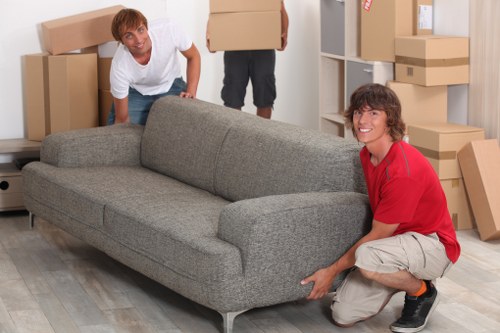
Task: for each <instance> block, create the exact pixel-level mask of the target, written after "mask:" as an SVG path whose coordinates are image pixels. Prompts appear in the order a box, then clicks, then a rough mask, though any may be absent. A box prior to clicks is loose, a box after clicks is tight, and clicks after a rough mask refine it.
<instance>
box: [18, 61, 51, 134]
mask: <svg viewBox="0 0 500 333" xmlns="http://www.w3.org/2000/svg"><path fill="white" fill-rule="evenodd" d="M23 86H24V111H25V116H26V129H27V138H28V140H33V141H42V140H43V139H44V138H45V137H46V136H47V135H48V134H49V133H50V103H49V60H48V55H47V54H42V53H40V54H30V55H25V56H24V82H23Z"/></svg>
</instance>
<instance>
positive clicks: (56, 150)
mask: <svg viewBox="0 0 500 333" xmlns="http://www.w3.org/2000/svg"><path fill="white" fill-rule="evenodd" d="M359 149H360V146H358V145H357V144H356V143H349V142H347V141H346V140H344V139H342V138H337V137H333V136H330V135H327V134H322V133H320V132H318V131H313V130H307V129H303V128H300V127H297V126H293V125H289V124H285V123H282V122H279V121H274V120H271V121H270V120H264V119H261V118H258V117H256V116H253V115H249V114H246V113H243V112H240V111H236V110H232V109H228V108H225V107H222V106H218V105H214V104H210V103H207V102H203V101H199V100H188V99H181V98H178V97H165V98H163V99H160V100H158V101H157V102H156V103H155V104H154V105H153V108H152V109H151V111H150V115H149V118H148V122H147V124H146V125H145V126H144V127H143V126H137V125H114V126H107V127H100V128H93V129H83V130H75V131H69V132H64V133H57V134H52V135H50V136H48V137H47V138H45V140H44V141H43V143H42V147H41V153H40V162H32V163H30V164H28V165H26V166H25V167H24V169H23V172H22V174H23V183H24V202H25V206H26V208H27V209H28V210H29V212H30V213H31V214H32V215H31V214H30V216H31V217H33V216H39V217H41V218H43V219H45V220H47V221H49V222H51V223H53V224H55V225H57V226H58V227H60V228H62V229H63V230H65V231H67V232H68V233H70V234H72V235H74V236H76V237H78V238H80V239H82V240H83V241H85V242H87V243H88V244H91V245H92V246H94V247H96V248H97V249H99V250H101V251H103V252H105V253H107V254H108V255H109V256H111V257H113V258H115V259H116V260H118V261H120V262H122V263H124V264H125V265H128V266H129V267H131V268H133V269H135V270H137V271H139V272H141V273H143V274H144V275H146V276H148V277H150V278H152V279H154V280H156V281H158V282H160V283H161V284H163V285H165V286H167V287H168V288H170V289H172V290H174V291H176V292H178V293H179V294H181V295H183V296H185V297H187V298H189V299H191V300H193V301H194V302H197V303H199V304H202V305H204V306H206V307H209V308H211V309H214V310H216V311H218V312H220V313H221V314H222V315H223V327H224V331H225V332H230V331H231V330H232V326H233V320H234V317H235V316H236V315H237V314H239V313H241V312H243V311H246V310H248V309H251V308H255V307H263V306H268V305H272V304H278V303H282V302H287V301H292V300H298V299H301V298H303V297H305V296H307V295H308V293H309V292H310V290H311V287H312V286H311V285H307V286H301V285H300V280H301V279H302V278H304V277H306V276H308V275H309V274H311V273H312V272H314V271H315V270H316V269H318V268H319V267H323V266H325V265H328V264H330V263H331V262H333V261H334V260H336V259H337V258H338V257H339V256H340V255H342V254H343V253H344V252H345V251H346V249H347V248H349V247H350V246H351V245H352V244H354V242H355V241H356V240H357V239H359V238H360V237H361V236H362V235H363V234H364V233H365V232H367V231H368V227H369V225H370V221H371V213H370V209H369V205H368V200H367V196H366V194H365V193H366V190H365V185H364V178H363V174H362V170H361V167H360V164H359V161H358V159H359V157H358V154H359ZM32 221H33V220H32ZM337 282H338V281H337Z"/></svg>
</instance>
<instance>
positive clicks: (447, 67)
mask: <svg viewBox="0 0 500 333" xmlns="http://www.w3.org/2000/svg"><path fill="white" fill-rule="evenodd" d="M432 9H433V2H432V0H377V1H369V0H364V1H363V2H362V5H361V49H360V50H361V51H360V56H361V58H362V59H364V60H369V61H387V62H394V64H395V73H394V74H395V75H394V77H395V80H394V81H390V82H388V83H387V86H389V87H390V88H391V89H393V90H394V91H395V92H396V94H397V95H398V97H399V99H400V100H401V105H402V115H403V119H404V120H405V122H406V124H407V135H408V139H409V142H410V144H412V145H413V146H415V147H417V148H418V149H419V150H420V151H421V152H422V153H423V154H424V155H425V156H426V157H427V159H428V160H429V161H430V162H431V164H432V166H433V167H434V169H435V170H436V173H437V174H438V176H439V178H440V180H441V184H442V186H443V189H444V191H445V194H446V197H447V200H448V208H449V211H450V214H451V216H452V218H453V222H454V224H455V227H456V229H470V228H473V227H474V218H473V214H472V210H471V208H470V204H469V200H468V196H467V192H466V188H465V184H464V179H463V175H462V172H461V168H460V165H459V160H458V158H457V156H458V153H459V151H460V150H461V149H462V148H463V147H464V146H466V145H467V144H469V143H470V142H471V141H474V140H484V138H485V134H484V130H483V129H482V128H477V127H472V126H465V125H457V124H451V123H448V122H447V119H448V105H447V104H448V103H447V99H448V96H447V91H448V89H447V88H448V85H455V84H468V82H469V39H468V37H456V36H440V35H433V34H432V20H433V18H432Z"/></svg>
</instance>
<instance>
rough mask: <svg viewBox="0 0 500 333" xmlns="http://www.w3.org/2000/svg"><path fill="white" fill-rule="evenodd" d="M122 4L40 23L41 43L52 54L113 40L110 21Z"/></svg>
mask: <svg viewBox="0 0 500 333" xmlns="http://www.w3.org/2000/svg"><path fill="white" fill-rule="evenodd" d="M123 8H125V7H124V6H122V5H118V6H112V7H108V8H103V9H99V10H94V11H90V12H86V13H82V14H77V15H72V16H67V17H63V18H59V19H55V20H51V21H46V22H43V23H42V35H43V45H44V47H45V49H46V50H47V51H48V52H50V53H51V54H53V55H57V54H61V53H64V52H68V51H73V50H79V49H82V48H86V47H90V46H94V45H99V44H102V43H105V42H109V41H113V40H114V38H113V35H112V34H111V22H112V21H113V17H114V16H115V15H116V13H118V12H119V11H120V10H121V9H123Z"/></svg>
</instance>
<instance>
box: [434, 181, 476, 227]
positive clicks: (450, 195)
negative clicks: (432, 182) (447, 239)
mask: <svg viewBox="0 0 500 333" xmlns="http://www.w3.org/2000/svg"><path fill="white" fill-rule="evenodd" d="M440 182H441V187H442V188H443V191H444V194H445V195H446V201H447V203H448V211H449V212H450V215H451V219H452V221H453V226H454V227H455V230H467V229H473V228H474V218H473V216H472V210H471V207H470V203H469V200H468V198H467V193H466V191H465V184H464V180H463V178H456V179H442V180H440Z"/></svg>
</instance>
